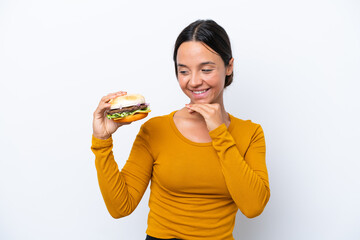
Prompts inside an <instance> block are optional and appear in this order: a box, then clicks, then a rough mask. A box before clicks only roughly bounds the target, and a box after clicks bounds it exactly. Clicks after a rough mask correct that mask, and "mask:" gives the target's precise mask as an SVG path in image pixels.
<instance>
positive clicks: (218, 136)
mask: <svg viewBox="0 0 360 240" xmlns="http://www.w3.org/2000/svg"><path fill="white" fill-rule="evenodd" d="M209 134H210V136H211V138H212V140H213V141H212V142H213V147H214V149H215V150H216V152H217V154H218V156H219V158H220V163H221V167H222V171H223V174H224V177H225V181H226V184H227V187H228V190H229V192H230V194H231V196H232V198H233V200H234V202H235V203H236V205H237V206H238V208H239V209H240V211H241V212H242V213H243V214H244V215H245V216H247V217H249V218H252V217H256V216H258V215H260V214H261V212H262V211H263V210H264V208H265V206H266V204H267V202H268V200H269V198H270V188H269V180H268V174H267V169H266V163H265V139H264V133H263V130H262V128H261V126H260V125H257V128H256V129H255V132H254V134H253V136H252V137H251V140H250V144H249V147H248V148H247V151H246V152H245V153H244V156H242V155H241V154H240V152H239V149H238V148H237V146H236V143H235V140H234V139H233V137H232V136H231V134H230V133H229V132H228V130H227V128H226V126H225V124H222V125H220V126H219V127H218V128H216V129H214V130H212V131H210V132H209Z"/></svg>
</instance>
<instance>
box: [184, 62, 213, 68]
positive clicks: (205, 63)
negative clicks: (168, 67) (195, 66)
mask: <svg viewBox="0 0 360 240" xmlns="http://www.w3.org/2000/svg"><path fill="white" fill-rule="evenodd" d="M209 64H210V65H216V64H215V63H214V62H211V61H207V62H202V63H200V64H199V65H201V66H202V65H209ZM177 66H178V67H187V66H186V65H185V64H181V63H178V64H177Z"/></svg>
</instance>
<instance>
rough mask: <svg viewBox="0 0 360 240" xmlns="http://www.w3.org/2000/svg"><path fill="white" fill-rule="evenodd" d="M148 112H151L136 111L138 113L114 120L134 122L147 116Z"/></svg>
mask: <svg viewBox="0 0 360 240" xmlns="http://www.w3.org/2000/svg"><path fill="white" fill-rule="evenodd" d="M148 114H149V113H136V114H134V115H131V116H127V117H124V118H115V119H113V120H114V122H118V123H128V122H134V121H137V120H140V119H143V118H146V117H147V115H148Z"/></svg>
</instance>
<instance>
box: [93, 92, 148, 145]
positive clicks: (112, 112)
mask: <svg viewBox="0 0 360 240" xmlns="http://www.w3.org/2000/svg"><path fill="white" fill-rule="evenodd" d="M133 95H134V94H132V95H127V93H126V92H123V91H120V92H115V93H110V94H108V95H106V96H104V97H103V98H102V99H101V100H100V103H99V105H98V107H97V108H96V110H95V112H94V120H93V136H94V137H96V138H99V139H108V138H109V137H111V135H112V134H113V133H114V132H115V131H116V130H117V129H118V128H119V127H120V126H122V125H125V124H130V123H131V122H133V121H136V120H140V119H142V118H144V117H146V116H147V115H148V113H149V112H150V109H149V106H148V104H145V99H144V97H142V99H141V97H134V96H133ZM136 95H138V94H136ZM125 96H127V97H125ZM129 96H130V99H132V98H140V99H141V101H138V100H137V101H138V102H136V101H135V100H134V99H133V100H131V101H133V103H134V104H130V102H129V101H128V100H129ZM131 96H133V97H131ZM140 96H141V95H140ZM124 97H125V99H128V100H121V99H123V98H124ZM125 103H128V104H125ZM144 104H145V105H146V108H145V107H144ZM125 105H128V106H125ZM137 105H140V106H141V107H140V108H138V109H135V107H134V108H133V109H132V111H130V110H131V109H130V107H133V106H136V107H137Z"/></svg>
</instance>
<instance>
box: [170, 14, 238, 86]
mask: <svg viewBox="0 0 360 240" xmlns="http://www.w3.org/2000/svg"><path fill="white" fill-rule="evenodd" d="M188 41H198V42H203V43H205V44H206V45H207V46H209V47H210V48H211V49H212V50H214V51H215V52H216V53H217V54H219V55H220V57H221V58H222V60H223V61H224V63H225V67H227V66H228V65H229V61H230V59H231V58H232V52H231V45H230V39H229V36H228V35H227V33H226V31H225V29H224V28H222V27H221V26H220V25H219V24H217V23H216V22H215V21H213V20H197V21H195V22H193V23H191V24H190V25H189V26H187V27H186V28H185V29H184V30H182V32H181V33H180V34H179V36H178V38H177V39H176V42H175V48H174V56H173V58H174V63H175V73H176V77H177V76H178V74H177V61H176V57H177V52H178V49H179V47H180V45H181V44H182V43H183V42H188ZM233 77H234V74H233V73H231V75H228V76H226V78H225V86H224V87H227V86H229V85H230V84H231V83H232V81H233Z"/></svg>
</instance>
